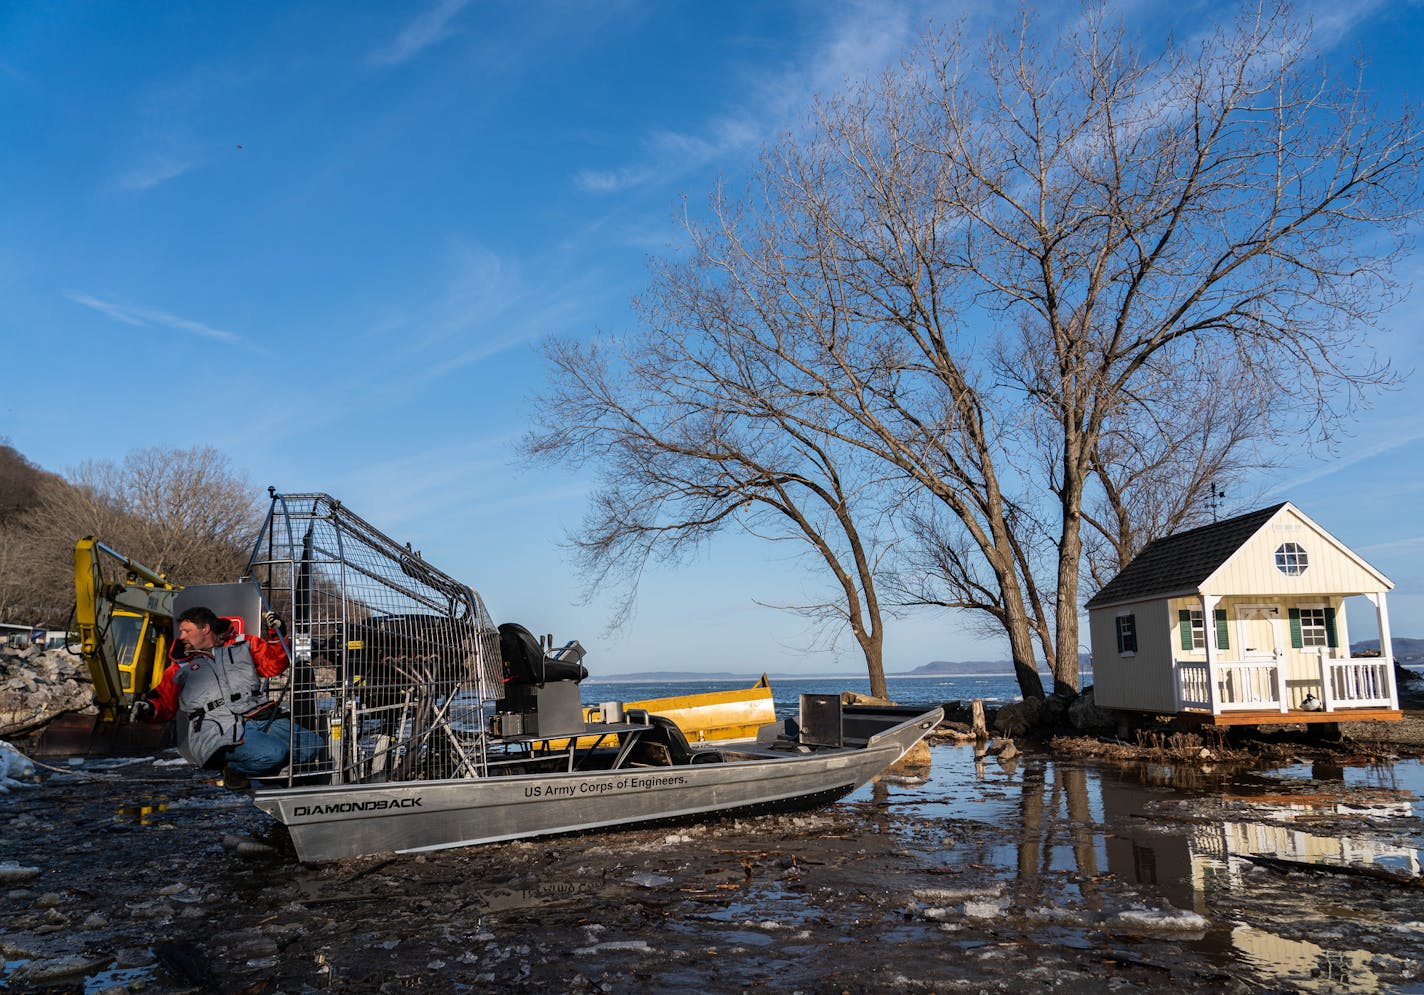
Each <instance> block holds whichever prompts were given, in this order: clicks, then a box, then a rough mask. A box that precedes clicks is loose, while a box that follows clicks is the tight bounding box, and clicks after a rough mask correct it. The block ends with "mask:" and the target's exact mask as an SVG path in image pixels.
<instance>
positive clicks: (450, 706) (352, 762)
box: [247, 489, 503, 784]
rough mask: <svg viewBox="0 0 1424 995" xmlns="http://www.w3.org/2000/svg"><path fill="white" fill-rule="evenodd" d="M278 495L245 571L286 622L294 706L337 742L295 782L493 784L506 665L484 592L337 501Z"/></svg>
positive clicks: (305, 722) (287, 691) (292, 770)
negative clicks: (488, 777)
mask: <svg viewBox="0 0 1424 995" xmlns="http://www.w3.org/2000/svg"><path fill="white" fill-rule="evenodd" d="M269 494H270V495H271V498H272V504H271V507H270V509H269V511H268V514H267V518H266V521H265V523H264V525H263V528H262V531H261V533H260V535H259V537H258V540H257V542H256V544H255V546H254V548H253V552H252V557H251V560H250V561H249V563H248V569H247V573H248V576H249V577H250V578H251V579H252V580H253V581H254V582H255V583H256V584H257V586H258V589H259V591H260V593H261V595H262V599H263V601H264V603H265V604H266V605H267V606H268V607H270V608H272V609H273V610H275V611H276V612H278V613H279V614H280V615H281V616H282V617H283V618H285V619H286V620H287V622H288V630H287V635H286V640H287V650H288V656H289V658H290V660H291V667H290V668H289V670H288V672H287V675H286V682H287V683H286V687H285V688H284V689H282V690H283V694H284V698H285V700H286V707H287V708H288V709H289V710H290V712H291V715H292V718H293V719H294V720H295V722H296V723H298V724H299V725H301V726H303V727H305V728H306V729H308V730H310V731H312V732H315V733H317V734H318V735H320V736H321V737H322V739H323V740H324V741H325V744H326V747H325V749H324V750H323V751H322V752H321V754H320V755H319V756H317V757H316V758H313V759H309V760H307V761H306V762H303V763H293V764H292V765H291V766H290V767H289V769H288V771H287V772H286V773H285V774H284V777H285V779H286V781H287V783H288V784H291V783H292V782H294V781H298V780H315V779H320V780H328V779H329V781H330V783H333V784H339V783H348V784H355V783H369V782H377V781H408V780H436V779H444V778H456V777H481V776H484V775H485V774H486V773H487V772H488V769H487V768H488V757H487V752H488V743H487V735H488V733H487V726H488V722H487V715H488V712H489V706H490V705H491V703H492V702H494V701H495V700H497V699H498V698H499V697H500V695H501V694H502V684H503V665H502V662H501V658H500V646H499V632H498V630H497V629H496V627H495V625H494V623H493V621H492V620H491V619H490V616H489V613H488V612H487V611H486V610H485V606H484V602H483V601H482V600H481V599H480V596H479V594H477V593H476V592H475V591H474V589H473V588H471V587H469V586H468V585H465V584H462V583H460V582H459V581H457V580H456V579H455V578H453V577H451V576H450V575H448V574H446V573H444V572H443V571H441V570H439V569H438V568H436V567H434V566H433V565H431V564H429V563H427V562H426V561H425V560H424V559H422V558H421V556H420V554H419V553H418V552H416V551H413V550H412V549H411V548H410V546H409V545H408V544H407V545H401V544H399V543H397V542H396V541H395V540H393V539H391V538H390V537H389V536H386V535H385V534H383V533H382V532H380V531H379V530H378V529H376V528H375V527H374V526H372V525H371V524H370V523H369V522H366V521H365V520H364V519H362V518H360V517H359V516H357V515H355V514H353V513H352V512H350V511H349V510H347V509H346V508H345V507H344V506H343V505H342V504H341V502H340V501H337V500H335V499H334V498H332V497H331V496H330V495H327V494H280V493H278V492H277V491H276V490H275V489H269Z"/></svg>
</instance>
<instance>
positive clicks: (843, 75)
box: [573, 3, 932, 194]
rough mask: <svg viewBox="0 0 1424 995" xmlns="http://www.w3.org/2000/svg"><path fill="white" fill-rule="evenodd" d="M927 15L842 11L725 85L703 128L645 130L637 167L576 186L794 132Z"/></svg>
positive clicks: (599, 190) (602, 190)
mask: <svg viewBox="0 0 1424 995" xmlns="http://www.w3.org/2000/svg"><path fill="white" fill-rule="evenodd" d="M930 9H932V8H930V7H929V6H928V5H925V6H917V5H915V4H911V5H909V6H908V7H907V6H906V5H905V4H901V3H894V4H880V3H851V4H846V5H843V6H841V7H840V8H839V9H838V10H837V11H836V13H835V14H834V15H833V16H832V17H831V18H829V19H828V21H827V24H826V26H825V27H824V29H823V30H822V31H821V32H820V33H819V36H818V37H816V38H815V39H813V40H812V41H811V42H810V43H809V44H808V45H807V46H805V47H804V48H803V49H802V50H801V51H799V52H796V53H793V54H792V55H791V56H790V58H788V59H787V60H786V61H784V62H782V63H781V64H780V65H778V66H777V67H776V68H775V69H773V70H772V71H770V72H765V73H754V74H749V75H748V76H746V77H745V78H743V79H741V80H729V81H727V90H728V91H729V93H730V92H735V93H737V94H738V95H737V96H735V97H733V98H732V99H731V100H730V101H729V103H728V106H727V107H726V108H725V109H724V110H723V111H722V113H721V114H719V115H718V116H716V117H714V118H712V119H710V120H708V121H707V122H706V124H705V125H704V126H703V127H701V128H700V129H696V130H691V131H686V130H680V131H671V130H653V131H650V132H648V134H647V136H646V137H645V138H644V140H643V141H642V142H641V143H640V154H639V155H638V157H637V159H636V161H634V162H630V163H624V164H621V165H617V166H612V167H608V168H602V169H583V170H579V171H578V172H576V173H575V174H574V176H573V183H574V186H575V187H577V188H578V189H579V190H582V191H584V192H586V193H592V194H615V193H622V192H624V191H627V190H631V189H636V188H639V187H644V186H651V185H653V184H659V183H666V182H667V181H669V180H670V179H675V178H677V177H680V176H683V175H686V174H687V173H689V172H692V171H694V170H697V169H702V168H705V167H707V166H710V165H713V164H715V163H717V162H719V161H724V160H727V159H729V158H731V157H741V156H744V155H745V154H746V153H747V152H748V151H749V150H753V149H755V148H756V147H757V146H759V145H762V144H765V143H766V142H767V141H769V140H770V139H772V138H773V137H775V136H776V135H778V134H780V133H781V132H783V131H785V130H786V129H787V128H788V127H792V126H793V125H794V123H795V121H796V120H797V118H798V117H800V116H801V115H802V114H803V113H804V111H805V110H806V108H807V106H808V104H809V103H810V101H811V100H812V99H813V98H814V97H815V95H816V94H818V93H826V92H832V91H835V90H839V89H840V88H841V87H842V85H843V84H844V82H845V81H846V80H848V79H862V78H865V77H867V76H870V75H873V74H875V73H877V72H879V71H880V70H881V69H883V68H884V67H885V66H886V65H887V64H889V62H890V61H891V60H892V59H894V58H896V57H898V56H899V54H900V53H901V52H903V51H904V50H905V48H906V46H907V45H908V44H909V42H910V40H911V39H912V38H913V37H914V32H915V31H916V30H918V28H919V26H920V25H921V24H922V23H924V22H923V18H924V16H925V13H926V12H927V11H929V10H930Z"/></svg>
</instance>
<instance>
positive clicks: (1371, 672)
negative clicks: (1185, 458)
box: [1087, 502, 1401, 725]
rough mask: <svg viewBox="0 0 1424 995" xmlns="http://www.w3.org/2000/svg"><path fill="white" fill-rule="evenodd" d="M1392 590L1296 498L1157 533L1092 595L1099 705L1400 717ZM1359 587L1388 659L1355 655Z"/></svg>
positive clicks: (1306, 716) (1229, 716) (1227, 721)
mask: <svg viewBox="0 0 1424 995" xmlns="http://www.w3.org/2000/svg"><path fill="white" fill-rule="evenodd" d="M1393 586H1394V585H1393V584H1391V583H1390V581H1389V579H1388V578H1387V577H1385V576H1384V575H1383V574H1381V573H1380V572H1379V571H1378V570H1376V569H1375V568H1374V567H1372V566H1370V565H1369V564H1368V563H1366V562H1365V561H1364V560H1363V559H1361V558H1360V557H1359V556H1358V555H1357V554H1355V553H1354V552H1353V551H1351V550H1350V549H1349V548H1348V547H1347V546H1345V545H1344V543H1342V542H1340V541H1339V540H1338V539H1336V538H1335V537H1334V536H1332V535H1331V534H1330V533H1328V532H1326V531H1325V530H1324V529H1322V528H1321V527H1320V526H1319V525H1316V524H1315V523H1314V522H1313V521H1311V520H1310V519H1309V518H1307V517H1306V516H1305V515H1304V514H1303V513H1302V512H1301V511H1300V509H1298V508H1296V507H1295V506H1294V505H1293V504H1291V503H1289V502H1285V503H1283V504H1278V505H1274V506H1272V507H1270V508H1262V509H1261V510H1260V511H1253V512H1250V513H1249V514H1245V515H1240V516H1237V517H1236V518H1231V519H1228V520H1226V521H1223V522H1217V523H1215V524H1213V525H1205V526H1202V527H1201V528H1197V529H1191V530H1190V531H1187V532H1179V533H1177V534H1176V535H1171V536H1167V537H1165V538H1163V539H1158V540H1156V541H1155V542H1153V543H1151V544H1149V545H1148V546H1147V548H1146V549H1144V550H1143V551H1142V552H1141V553H1139V554H1138V555H1137V557H1136V558H1135V559H1133V561H1132V562H1131V563H1129V564H1128V565H1127V566H1126V567H1124V568H1123V569H1122V571H1121V572H1120V573H1119V574H1118V575H1117V576H1116V577H1114V578H1113V579H1112V580H1111V581H1109V582H1108V583H1107V585H1106V586H1104V587H1103V589H1102V590H1101V591H1099V592H1098V593H1097V594H1095V595H1094V596H1093V597H1092V598H1091V599H1090V600H1089V601H1088V604H1087V608H1088V624H1089V631H1090V634H1091V635H1090V638H1091V641H1092V651H1093V692H1094V698H1095V701H1096V702H1097V704H1098V705H1100V706H1103V707H1105V708H1117V709H1124V710H1129V711H1139V712H1150V713H1156V714H1171V715H1180V716H1184V717H1195V718H1198V719H1199V720H1201V721H1203V722H1205V723H1209V724H1215V725H1240V724H1256V725H1269V724H1279V723H1288V722H1289V723H1294V722H1340V721H1358V720H1363V719H1399V718H1401V714H1400V711H1399V693H1398V689H1397V688H1396V685H1395V680H1394V667H1393V662H1392V661H1393V657H1392V651H1391V648H1390V638H1389V611H1388V607H1387V604H1386V599H1385V595H1386V592H1388V591H1389V590H1390V589H1391V588H1392V587H1393ZM1356 596H1362V597H1364V598H1367V599H1368V600H1369V601H1370V603H1371V604H1373V605H1374V609H1375V617H1376V620H1377V622H1378V628H1379V645H1380V654H1379V656H1377V657H1353V656H1351V655H1350V637H1349V632H1348V628H1347V625H1346V618H1345V611H1344V607H1343V602H1344V599H1345V598H1348V597H1356Z"/></svg>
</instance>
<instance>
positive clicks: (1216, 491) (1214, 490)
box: [1206, 484, 1226, 522]
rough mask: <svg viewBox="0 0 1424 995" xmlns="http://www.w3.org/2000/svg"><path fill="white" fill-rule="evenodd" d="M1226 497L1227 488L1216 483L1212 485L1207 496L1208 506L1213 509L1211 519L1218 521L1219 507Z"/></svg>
mask: <svg viewBox="0 0 1424 995" xmlns="http://www.w3.org/2000/svg"><path fill="white" fill-rule="evenodd" d="M1224 497H1226V488H1225V487H1219V486H1217V485H1216V484H1212V485H1211V491H1210V493H1209V494H1208V496H1207V499H1206V503H1207V507H1209V508H1210V509H1211V520H1212V521H1213V522H1215V521H1216V513H1217V509H1218V508H1219V507H1220V504H1221V500H1222V498H1224Z"/></svg>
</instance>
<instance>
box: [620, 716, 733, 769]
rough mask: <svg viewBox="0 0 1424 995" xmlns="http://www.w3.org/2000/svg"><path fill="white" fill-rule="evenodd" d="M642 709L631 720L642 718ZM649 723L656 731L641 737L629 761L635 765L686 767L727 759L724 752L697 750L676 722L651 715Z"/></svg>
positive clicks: (630, 717) (652, 730)
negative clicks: (689, 743) (690, 744)
mask: <svg viewBox="0 0 1424 995" xmlns="http://www.w3.org/2000/svg"><path fill="white" fill-rule="evenodd" d="M635 713H642V715H647V713H644V712H643V711H642V709H631V710H630V712H629V719H630V720H637V719H640V718H641V717H642V716H641V715H635ZM647 724H648V725H651V726H652V727H653V728H652V729H650V730H649V731H648V732H645V733H644V734H643V735H642V736H640V737H639V738H638V742H637V743H636V744H634V746H633V748H632V750H631V751H630V752H629V754H628V759H629V761H631V762H632V763H636V764H647V765H649V766H654V767H685V766H688V765H691V764H715V763H721V762H722V761H723V760H725V759H726V758H725V757H723V756H722V753H721V751H720V750H694V749H693V748H692V747H691V746H689V745H688V743H687V737H686V736H684V735H683V734H682V730H681V729H679V728H678V727H677V723H675V722H673V720H672V719H669V718H667V717H665V716H662V715H647Z"/></svg>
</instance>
